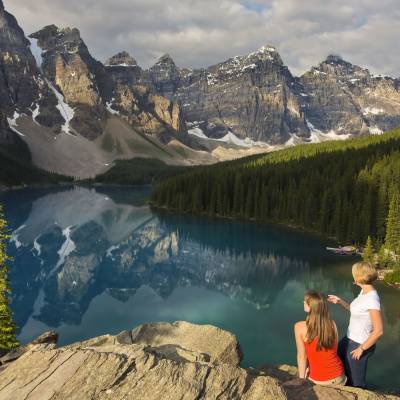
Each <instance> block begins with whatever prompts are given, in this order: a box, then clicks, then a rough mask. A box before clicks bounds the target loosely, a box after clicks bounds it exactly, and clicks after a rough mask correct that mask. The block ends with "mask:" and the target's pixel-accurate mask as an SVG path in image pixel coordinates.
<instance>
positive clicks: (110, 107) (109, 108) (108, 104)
mask: <svg viewBox="0 0 400 400" xmlns="http://www.w3.org/2000/svg"><path fill="white" fill-rule="evenodd" d="M114 101H115V98H114V97H113V98H112V99H111V101H108V102H106V108H107V111H108V112H109V113H110V114H113V115H119V111H118V110H114V109H113V108H112V105H113V103H114Z"/></svg>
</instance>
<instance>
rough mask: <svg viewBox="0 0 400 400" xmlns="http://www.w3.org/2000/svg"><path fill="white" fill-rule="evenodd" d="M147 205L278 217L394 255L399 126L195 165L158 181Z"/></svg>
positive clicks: (399, 240) (399, 210) (399, 196)
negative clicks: (375, 133)
mask: <svg viewBox="0 0 400 400" xmlns="http://www.w3.org/2000/svg"><path fill="white" fill-rule="evenodd" d="M151 201H152V204H153V205H155V206H157V207H165V208H168V209H170V210H175V211H179V212H187V213H193V214H201V215H209V216H220V217H233V218H245V219H252V220H256V221H264V222H279V223H285V224H288V225H293V226H297V227H303V228H306V229H310V230H313V231H316V232H319V233H321V234H324V235H327V236H330V237H334V238H336V239H337V240H338V241H339V242H341V243H355V244H364V243H365V242H366V240H367V237H368V236H371V238H372V239H373V242H374V243H375V244H376V248H377V246H378V245H380V244H383V243H385V244H386V247H387V248H388V249H390V250H391V251H394V252H396V253H397V254H400V232H399V231H400V129H396V130H393V131H390V132H388V133H386V134H384V135H381V136H362V137H359V138H356V139H352V140H349V141H344V142H324V143H320V144H307V145H300V146H296V147H294V148H289V149H285V150H281V151H277V152H273V153H269V154H267V155H261V156H260V155H258V156H252V157H249V158H246V159H240V160H236V161H230V162H225V163H220V164H217V165H213V166H208V167H198V168H193V169H192V170H190V171H189V172H187V173H184V174H182V175H180V176H177V177H173V178H169V179H167V180H165V181H163V182H162V183H160V184H159V185H158V186H157V187H156V188H155V189H154V191H153V194H152V200H151Z"/></svg>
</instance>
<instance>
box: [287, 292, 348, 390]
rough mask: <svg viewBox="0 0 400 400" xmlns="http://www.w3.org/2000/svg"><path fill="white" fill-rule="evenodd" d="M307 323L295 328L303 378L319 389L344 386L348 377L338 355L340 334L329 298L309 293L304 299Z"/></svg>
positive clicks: (300, 373)
mask: <svg viewBox="0 0 400 400" xmlns="http://www.w3.org/2000/svg"><path fill="white" fill-rule="evenodd" d="M304 311H305V312H306V313H307V314H308V315H307V318H306V320H305V321H299V322H297V323H296V324H295V326H294V332H295V338H296V346H297V365H298V370H299V378H308V379H309V380H310V381H312V382H314V383H316V384H319V385H344V384H345V383H346V376H345V374H344V367H343V364H342V361H341V360H340V358H339V356H338V355H337V344H338V331H337V327H336V324H335V322H334V321H333V320H332V318H331V316H330V313H329V306H328V302H327V300H326V298H325V297H324V296H323V295H322V294H321V293H318V292H315V291H309V292H307V293H306V294H305V296H304Z"/></svg>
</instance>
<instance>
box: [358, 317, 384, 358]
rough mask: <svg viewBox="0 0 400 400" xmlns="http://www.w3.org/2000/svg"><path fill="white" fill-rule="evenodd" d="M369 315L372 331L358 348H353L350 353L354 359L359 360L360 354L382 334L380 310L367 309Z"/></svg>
mask: <svg viewBox="0 0 400 400" xmlns="http://www.w3.org/2000/svg"><path fill="white" fill-rule="evenodd" d="M368 311H369V315H370V316H371V322H372V332H371V334H370V335H369V337H368V339H367V340H366V341H365V342H364V343H362V344H361V345H360V347H359V348H357V349H355V350H353V351H352V352H351V355H352V357H353V358H355V359H356V360H359V359H360V357H361V356H362V353H363V352H364V351H365V350H367V349H369V348H370V347H372V346H373V345H374V344H375V343H376V342H377V341H378V340H379V339H380V338H381V336H382V335H383V320H382V313H381V311H380V310H368Z"/></svg>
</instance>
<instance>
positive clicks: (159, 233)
mask: <svg viewBox="0 0 400 400" xmlns="http://www.w3.org/2000/svg"><path fill="white" fill-rule="evenodd" d="M149 193H150V189H149V188H116V187H114V188H113V187H97V188H95V189H92V188H91V189H88V188H84V187H64V188H55V189H21V190H15V191H7V192H3V193H0V203H2V204H3V206H4V209H5V214H6V218H7V220H8V222H9V227H10V228H11V230H12V232H13V234H12V238H11V241H10V243H9V245H8V252H9V254H10V255H11V256H12V257H13V258H14V262H13V264H12V268H11V272H10V280H11V285H12V288H13V295H12V308H13V311H14V317H15V320H16V323H17V325H18V327H19V328H18V329H19V339H20V341H21V342H23V343H25V342H28V341H29V340H31V339H33V338H35V337H36V336H38V335H39V334H41V333H42V332H43V331H45V330H49V329H54V330H56V331H58V332H59V334H60V344H67V343H72V342H75V341H78V340H82V339H86V338H89V337H93V336H96V335H101V334H104V333H111V334H115V333H118V332H120V331H122V330H124V329H132V328H134V327H135V326H137V325H139V324H142V323H145V322H151V321H176V320H186V321H190V322H194V323H200V324H213V325H217V326H219V327H221V328H223V329H227V330H229V331H231V332H233V333H234V334H235V335H236V336H237V338H238V340H239V342H240V344H241V347H242V349H243V352H244V359H243V363H242V365H243V366H245V367H247V366H257V365H260V364H282V363H286V364H295V363H296V352H295V344H294V339H293V324H294V323H295V322H296V321H298V320H301V319H304V312H303V295H304V292H305V291H306V290H308V289H311V288H312V289H317V290H321V291H323V292H324V293H326V294H331V293H332V294H336V295H338V296H341V297H343V298H345V299H347V300H348V301H351V300H352V299H353V298H354V297H355V296H356V295H357V293H358V291H359V289H358V288H357V287H355V286H354V285H353V284H352V278H351V265H352V263H353V262H354V261H355V260H357V258H352V257H346V256H345V257H342V256H336V255H333V254H330V253H328V252H327V251H326V250H325V246H326V245H327V243H326V242H324V241H323V240H322V239H321V238H319V237H316V236H313V235H308V234H305V233H303V232H297V231H293V230H289V229H285V228H282V227H276V226H271V225H260V224H255V223H244V222H238V221H225V220H215V219H205V218H197V217H191V216H178V215H172V214H167V213H159V212H153V211H151V210H150V209H149V207H148V206H146V198H147V197H148V195H149ZM344 223H345V221H344ZM377 289H378V292H379V294H380V296H381V301H382V305H383V312H384V319H385V335H384V337H383V339H382V340H381V341H380V343H379V345H378V347H377V350H376V353H375V355H374V356H373V357H372V358H371V360H370V365H369V376H368V381H369V383H370V385H371V386H372V387H375V388H389V389H393V388H399V387H400V379H399V370H400V301H399V300H400V291H398V290H395V289H393V288H390V287H388V286H385V285H383V284H381V283H378V284H377ZM332 313H333V315H334V318H335V320H336V321H337V324H338V327H339V330H340V335H344V334H345V332H346V328H347V323H348V317H349V316H348V314H346V312H345V311H343V310H341V309H339V308H338V307H337V306H332Z"/></svg>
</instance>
